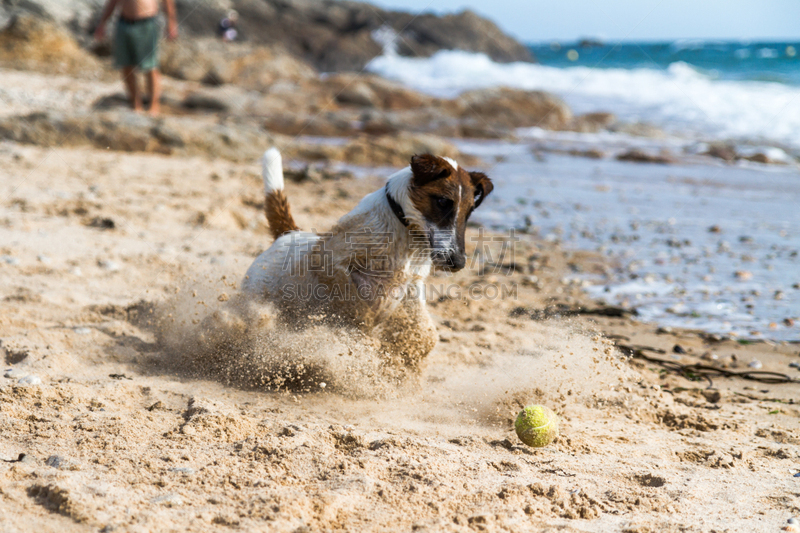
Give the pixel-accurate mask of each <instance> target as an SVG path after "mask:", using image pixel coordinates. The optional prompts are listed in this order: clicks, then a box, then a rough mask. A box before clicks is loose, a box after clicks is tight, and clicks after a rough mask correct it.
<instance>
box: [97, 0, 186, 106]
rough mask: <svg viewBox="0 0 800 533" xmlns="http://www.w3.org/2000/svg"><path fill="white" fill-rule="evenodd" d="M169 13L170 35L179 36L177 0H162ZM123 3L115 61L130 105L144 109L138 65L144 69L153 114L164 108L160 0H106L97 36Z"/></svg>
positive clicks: (118, 26) (115, 46)
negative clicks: (159, 53) (161, 99)
mask: <svg viewBox="0 0 800 533" xmlns="http://www.w3.org/2000/svg"><path fill="white" fill-rule="evenodd" d="M163 2H164V11H165V12H166V14H167V32H166V33H167V39H169V40H173V39H175V38H176V37H177V36H178V23H177V21H176V19H175V2H174V0H163ZM118 6H119V7H120V8H121V9H120V11H121V13H120V16H119V21H118V22H117V31H116V33H115V35H114V65H115V66H116V67H117V68H119V69H120V70H121V71H122V81H123V82H124V83H125V87H126V88H127V89H128V97H129V98H130V100H131V106H133V109H134V110H135V111H136V112H140V111H142V95H141V93H140V92H139V87H138V85H137V83H136V71H137V69H138V70H140V71H141V72H144V73H145V76H146V77H147V88H148V91H149V93H150V114H151V115H153V116H156V115H158V114H159V112H160V111H161V108H160V105H159V99H160V98H161V74H160V73H159V71H158V41H159V27H158V20H157V16H158V0H107V1H106V5H105V7H103V13H102V15H101V16H100V22H99V23H98V25H97V28H96V29H95V31H94V36H95V38H96V39H97V40H101V39H103V38H104V37H105V33H106V22H108V19H110V18H111V16H112V15H113V14H114V11H115V10H116V9H117V7H118Z"/></svg>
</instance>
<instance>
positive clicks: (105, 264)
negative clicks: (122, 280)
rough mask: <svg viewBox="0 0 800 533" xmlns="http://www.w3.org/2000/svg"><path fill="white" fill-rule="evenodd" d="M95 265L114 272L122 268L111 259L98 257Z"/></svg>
mask: <svg viewBox="0 0 800 533" xmlns="http://www.w3.org/2000/svg"><path fill="white" fill-rule="evenodd" d="M97 266H99V267H100V268H102V269H103V270H108V271H109V272H116V271H118V270H120V269H121V268H122V267H121V266H120V265H119V263H117V262H116V261H112V260H111V259H100V260H99V261H97Z"/></svg>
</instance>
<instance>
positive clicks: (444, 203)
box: [436, 196, 453, 211]
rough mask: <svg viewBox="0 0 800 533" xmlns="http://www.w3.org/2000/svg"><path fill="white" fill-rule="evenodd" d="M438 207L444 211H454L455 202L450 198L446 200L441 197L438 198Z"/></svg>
mask: <svg viewBox="0 0 800 533" xmlns="http://www.w3.org/2000/svg"><path fill="white" fill-rule="evenodd" d="M436 205H437V206H438V207H439V209H441V210H442V211H450V210H451V209H453V200H451V199H450V198H444V197H442V196H440V197H438V198H436Z"/></svg>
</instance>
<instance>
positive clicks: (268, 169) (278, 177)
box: [261, 147, 283, 194]
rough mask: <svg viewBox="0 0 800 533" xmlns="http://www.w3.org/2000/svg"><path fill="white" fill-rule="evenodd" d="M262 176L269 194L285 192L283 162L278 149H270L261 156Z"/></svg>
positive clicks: (265, 190)
mask: <svg viewBox="0 0 800 533" xmlns="http://www.w3.org/2000/svg"><path fill="white" fill-rule="evenodd" d="M261 176H262V177H263V178H264V192H266V193H267V194H269V193H271V192H273V191H282V190H283V161H282V160H281V153H280V152H279V151H278V149H277V148H274V147H273V148H270V149H269V150H267V151H266V152H264V155H263V156H261Z"/></svg>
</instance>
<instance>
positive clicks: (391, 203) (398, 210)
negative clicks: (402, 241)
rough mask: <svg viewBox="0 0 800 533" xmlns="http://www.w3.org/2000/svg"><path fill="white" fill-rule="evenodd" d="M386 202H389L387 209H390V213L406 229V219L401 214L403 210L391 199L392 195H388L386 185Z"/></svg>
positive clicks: (387, 186)
mask: <svg viewBox="0 0 800 533" xmlns="http://www.w3.org/2000/svg"><path fill="white" fill-rule="evenodd" d="M386 201H387V202H389V207H391V208H392V212H393V213H394V214H395V216H396V217H397V218H399V219H400V222H402V223H403V225H404V226H405V227H408V219H407V218H406V214H405V213H404V212H403V208H402V207H400V204H398V203H397V202H396V201H395V200H394V198H392V195H391V194H389V184H388V183H387V184H386Z"/></svg>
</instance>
